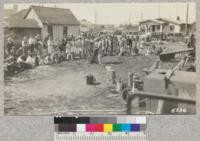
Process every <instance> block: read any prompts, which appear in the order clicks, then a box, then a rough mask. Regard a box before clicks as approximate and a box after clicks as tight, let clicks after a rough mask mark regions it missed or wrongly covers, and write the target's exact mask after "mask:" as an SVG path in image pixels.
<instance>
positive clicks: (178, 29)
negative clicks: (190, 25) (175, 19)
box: [163, 23, 181, 33]
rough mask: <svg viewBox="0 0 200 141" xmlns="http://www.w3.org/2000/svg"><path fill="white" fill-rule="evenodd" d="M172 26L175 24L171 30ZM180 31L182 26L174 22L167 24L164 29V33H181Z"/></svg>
mask: <svg viewBox="0 0 200 141" xmlns="http://www.w3.org/2000/svg"><path fill="white" fill-rule="evenodd" d="M170 26H174V30H170ZM180 31H181V26H180V25H177V24H172V23H170V24H167V25H165V26H164V29H163V32H164V33H180Z"/></svg>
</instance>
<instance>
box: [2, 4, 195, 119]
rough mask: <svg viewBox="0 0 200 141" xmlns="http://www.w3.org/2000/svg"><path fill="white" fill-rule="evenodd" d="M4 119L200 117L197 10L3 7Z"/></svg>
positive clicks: (133, 6)
mask: <svg viewBox="0 0 200 141" xmlns="http://www.w3.org/2000/svg"><path fill="white" fill-rule="evenodd" d="M3 16H4V17H3V26H4V114H5V115H9V116H17V115H59V114H61V115H146V114H148V115H149V114H150V115H155V114H156V115H157V114H163V115H186V114H196V57H195V54H196V4H195V3H194V2H173V3H172V2H171V3H169V2H151V3H135V2H132V3H9V4H4V9H3Z"/></svg>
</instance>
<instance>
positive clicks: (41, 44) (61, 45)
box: [4, 33, 163, 74]
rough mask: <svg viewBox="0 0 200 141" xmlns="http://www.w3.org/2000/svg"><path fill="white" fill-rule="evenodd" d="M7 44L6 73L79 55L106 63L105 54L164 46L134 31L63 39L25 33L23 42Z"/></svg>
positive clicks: (145, 51)
mask: <svg viewBox="0 0 200 141" xmlns="http://www.w3.org/2000/svg"><path fill="white" fill-rule="evenodd" d="M6 42H7V43H6V44H5V50H4V51H5V53H4V54H5V55H4V65H5V66H4V68H5V72H6V73H11V74H13V73H17V72H19V71H23V70H25V69H30V68H33V67H35V66H38V65H49V64H54V63H60V62H61V61H69V60H75V59H87V61H88V62H89V63H91V64H92V63H97V64H102V63H103V62H102V58H103V57H104V56H108V55H111V56H124V55H130V56H135V55H152V54H156V55H159V54H160V53H161V52H162V51H163V48H161V47H156V46H155V45H151V46H148V47H145V41H144V40H143V39H141V38H140V37H139V36H136V35H135V36H134V35H125V34H124V35H121V36H117V35H113V34H105V33H98V34H81V35H80V36H78V37H74V36H73V35H70V36H66V35H65V36H64V38H63V39H62V40H59V39H56V38H54V39H53V37H52V36H50V35H47V36H46V37H45V38H44V39H43V40H42V39H41V37H40V35H36V36H30V37H24V38H23V40H22V41H21V45H20V46H16V43H15V41H14V39H12V38H11V37H9V38H8V39H7V41H6Z"/></svg>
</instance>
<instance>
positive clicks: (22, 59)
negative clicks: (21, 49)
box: [17, 53, 32, 71]
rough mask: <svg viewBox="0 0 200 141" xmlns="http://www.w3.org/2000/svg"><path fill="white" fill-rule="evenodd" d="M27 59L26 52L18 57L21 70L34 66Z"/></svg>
mask: <svg viewBox="0 0 200 141" xmlns="http://www.w3.org/2000/svg"><path fill="white" fill-rule="evenodd" d="M26 59H27V55H25V54H24V53H23V54H22V55H20V56H19V57H18V58H17V64H18V66H19V68H20V70H21V71H23V70H25V69H30V68H32V66H31V65H30V64H28V63H27V62H26Z"/></svg>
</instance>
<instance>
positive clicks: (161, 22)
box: [140, 19, 165, 25]
mask: <svg viewBox="0 0 200 141" xmlns="http://www.w3.org/2000/svg"><path fill="white" fill-rule="evenodd" d="M145 22H153V23H155V24H158V25H160V24H164V23H165V22H163V21H160V20H157V19H148V20H143V21H140V23H145Z"/></svg>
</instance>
